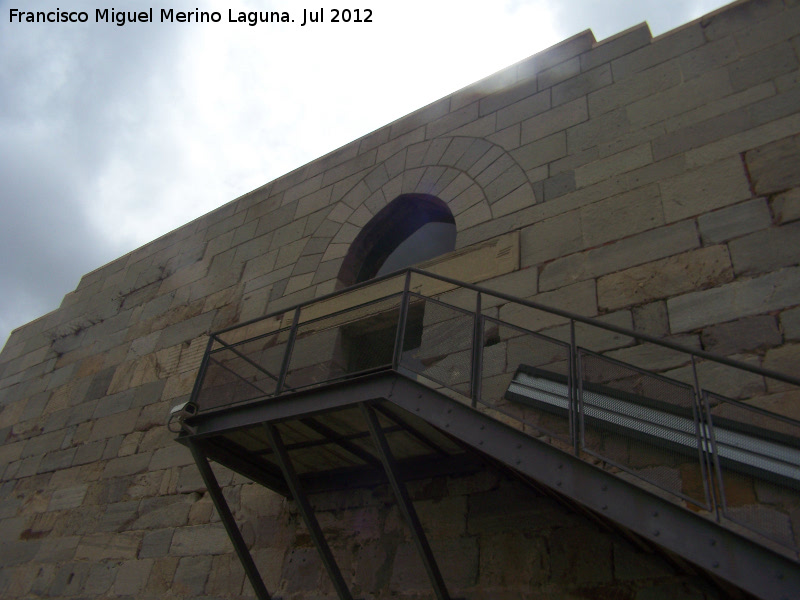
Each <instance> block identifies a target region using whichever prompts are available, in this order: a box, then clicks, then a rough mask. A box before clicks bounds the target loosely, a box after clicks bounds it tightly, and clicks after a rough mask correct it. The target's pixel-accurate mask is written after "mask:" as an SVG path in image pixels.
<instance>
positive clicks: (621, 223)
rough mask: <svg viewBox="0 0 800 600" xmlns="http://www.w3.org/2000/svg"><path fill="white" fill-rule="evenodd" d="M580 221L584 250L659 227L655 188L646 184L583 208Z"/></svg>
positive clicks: (659, 214)
mask: <svg viewBox="0 0 800 600" xmlns="http://www.w3.org/2000/svg"><path fill="white" fill-rule="evenodd" d="M580 222H581V228H582V231H583V240H584V247H586V248H591V247H593V246H599V245H600V244H604V243H606V242H609V241H612V240H618V239H620V238H624V237H627V236H630V235H632V234H635V233H640V232H642V231H647V230H648V229H653V228H655V227H658V226H660V225H663V224H664V217H663V215H662V211H661V196H660V194H659V191H658V186H657V185H655V184H651V185H646V186H644V187H641V188H638V189H635V190H633V191H631V192H628V193H626V194H619V195H617V196H614V197H612V198H608V199H606V200H601V201H600V202H595V203H593V204H589V205H587V206H584V207H583V208H581V210H580Z"/></svg>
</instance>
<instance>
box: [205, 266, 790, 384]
mask: <svg viewBox="0 0 800 600" xmlns="http://www.w3.org/2000/svg"><path fill="white" fill-rule="evenodd" d="M403 274H405V275H406V277H408V276H409V275H411V274H417V275H421V276H423V277H428V278H431V279H435V280H437V281H441V282H443V283H448V284H450V285H454V286H456V287H460V288H463V289H468V290H472V291H474V292H478V293H481V294H487V295H490V296H494V297H495V298H499V299H501V300H505V301H506V302H512V303H514V304H519V305H521V306H526V307H528V308H533V309H535V310H539V311H542V312H544V313H548V314H552V315H556V316H559V317H563V318H565V319H569V320H570V321H574V322H577V323H585V324H587V325H591V326H592V327H598V328H600V329H605V330H606V331H611V332H614V333H619V334H621V335H625V336H627V337H632V338H634V339H636V340H639V341H642V342H648V343H651V344H656V345H658V346H662V347H664V348H669V349H671V350H676V351H678V352H683V353H685V354H689V355H692V356H696V357H697V358H703V359H705V360H711V361H714V362H718V363H720V364H723V365H727V366H729V367H734V368H737V369H741V370H743V371H748V372H750V373H753V374H756V375H761V376H763V377H768V378H770V379H776V380H777V381H782V382H784V383H790V384H792V385H796V386H800V378H797V377H792V376H790V375H786V374H784V373H780V372H778V371H772V370H770V369H764V368H762V367H757V366H755V365H751V364H748V363H745V362H742V361H738V360H735V359H732V358H728V357H726V356H720V355H717V354H714V353H712V352H706V351H704V350H697V349H694V348H690V347H688V346H684V345H682V344H679V343H676V342H673V341H671V340H665V339H662V338H658V337H655V336H652V335H649V334H646V333H641V332H637V331H634V330H631V329H626V328H624V327H619V326H617V325H613V324H611V323H606V322H604V321H600V320H598V319H595V318H592V317H586V316H584V315H580V314H578V313H573V312H570V311H568V310H563V309H560V308H554V307H552V306H547V305H545V304H541V303H539V302H534V301H532V300H526V299H524V298H518V297H516V296H512V295H511V294H505V293H503V292H498V291H494V290H492V289H490V288H487V287H483V286H479V285H475V284H472V283H467V282H464V281H459V280H458V279H453V278H452V277H447V276H444V275H438V274H436V273H431V272H429V271H425V270H423V269H418V268H416V267H409V268H406V269H401V270H398V271H394V272H392V273H387V274H386V275H382V276H380V277H376V278H375V279H370V280H369V281H364V282H361V283H357V284H355V285H352V286H349V287H346V288H342V289H340V290H337V291H334V292H330V293H328V294H325V295H323V296H320V297H318V298H312V299H310V300H306V301H304V302H299V303H297V304H294V305H292V306H290V307H288V308H285V309H282V310H277V311H273V312H270V313H267V314H265V315H263V316H261V317H256V318H254V319H250V320H248V321H245V322H243V323H239V324H237V325H231V326H230V327H226V328H224V329H220V330H219V331H216V332H214V333H213V334H212V335H213V336H215V337H216V336H220V335H222V334H223V333H226V332H228V331H232V330H235V329H239V328H242V327H247V326H249V325H253V324H255V323H258V322H260V321H263V320H266V319H271V318H274V317H277V316H281V315H285V314H287V313H289V312H292V311H295V310H302V309H303V308H305V307H307V306H312V305H314V304H318V303H321V302H325V301H326V300H330V299H331V298H335V297H337V296H342V295H344V294H348V293H351V292H355V291H357V290H360V289H363V288H366V287H370V286H373V285H376V284H378V283H381V282H383V281H388V280H390V279H393V278H396V277H399V276H400V275H403ZM219 341H221V340H219Z"/></svg>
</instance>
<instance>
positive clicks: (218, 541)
mask: <svg viewBox="0 0 800 600" xmlns="http://www.w3.org/2000/svg"><path fill="white" fill-rule="evenodd" d="M230 550H231V542H230V540H229V539H228V534H227V533H226V532H225V529H224V528H223V527H222V526H221V525H213V526H212V525H199V526H195V527H183V528H181V529H177V530H176V531H175V534H174V535H173V537H172V546H171V547H170V554H172V555H174V556H194V555H198V554H225V553H227V552H230Z"/></svg>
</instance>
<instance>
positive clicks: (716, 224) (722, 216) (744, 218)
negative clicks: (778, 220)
mask: <svg viewBox="0 0 800 600" xmlns="http://www.w3.org/2000/svg"><path fill="white" fill-rule="evenodd" d="M770 223H771V218H770V213H769V207H768V206H767V203H766V201H765V200H764V199H763V198H757V199H755V200H750V201H748V202H742V203H741V204H737V205H736V206H731V207H728V208H723V209H720V210H715V211H714V212H710V213H707V214H704V215H701V216H700V217H698V219H697V225H698V227H699V229H700V237H701V238H702V240H703V243H704V244H706V245H711V244H719V243H720V242H727V241H728V240H732V239H734V238H737V237H741V236H743V235H746V234H748V233H753V232H754V231H758V230H760V229H765V228H767V227H769V226H770Z"/></svg>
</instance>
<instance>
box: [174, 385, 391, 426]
mask: <svg viewBox="0 0 800 600" xmlns="http://www.w3.org/2000/svg"><path fill="white" fill-rule="evenodd" d="M396 380H397V374H396V373H394V372H392V371H382V372H380V373H376V374H373V375H367V376H365V377H361V378H355V379H349V380H347V381H340V382H338V383H333V384H329V385H325V386H322V387H315V388H311V389H308V390H302V391H300V392H295V393H291V394H288V393H287V394H283V395H282V396H279V397H277V398H275V397H269V398H263V399H260V400H254V401H253V402H248V403H247V404H241V405H237V406H229V407H226V408H220V409H218V410H214V411H209V412H204V413H200V414H198V415H196V416H194V417H191V418H189V419H187V420H186V423H187V424H188V425H190V426H191V427H192V428H193V429H194V430H195V433H193V434H191V435H187V436H182V438H187V439H188V438H195V439H197V438H202V437H206V436H213V435H218V434H220V433H225V432H227V431H230V430H232V429H239V428H242V427H247V426H249V425H259V424H261V423H264V422H267V421H270V422H275V421H283V420H286V419H296V418H299V417H310V416H313V415H316V414H319V413H322V412H326V411H328V410H330V409H333V408H341V407H344V406H349V405H351V404H356V403H358V402H362V401H364V400H375V399H378V398H386V397H388V395H389V394H390V393H391V391H392V386H393V385H394V383H395V381H396Z"/></svg>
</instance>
